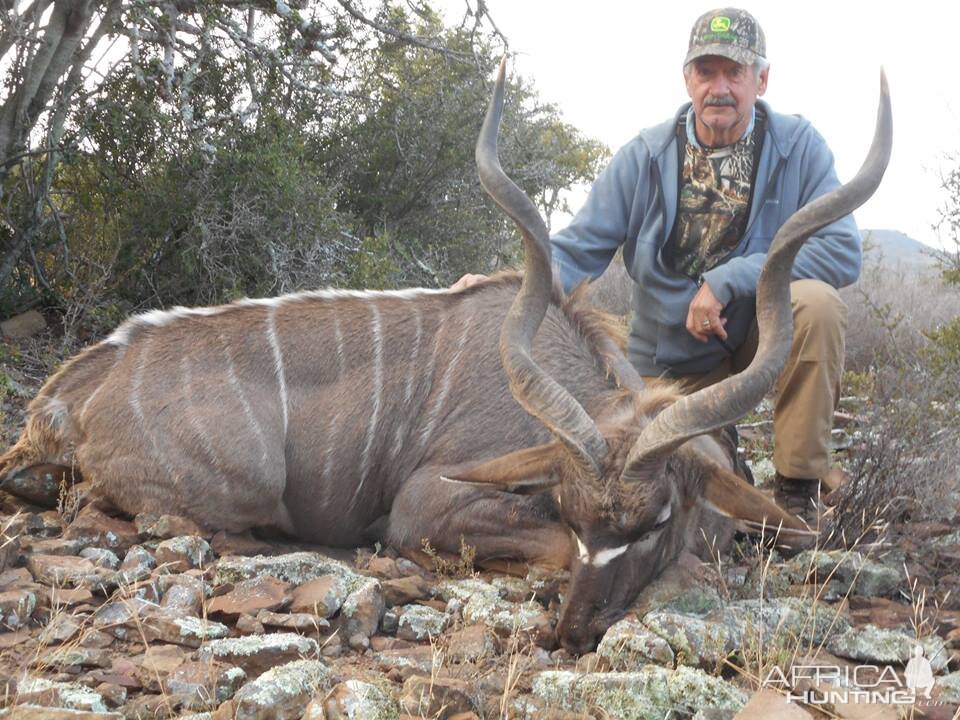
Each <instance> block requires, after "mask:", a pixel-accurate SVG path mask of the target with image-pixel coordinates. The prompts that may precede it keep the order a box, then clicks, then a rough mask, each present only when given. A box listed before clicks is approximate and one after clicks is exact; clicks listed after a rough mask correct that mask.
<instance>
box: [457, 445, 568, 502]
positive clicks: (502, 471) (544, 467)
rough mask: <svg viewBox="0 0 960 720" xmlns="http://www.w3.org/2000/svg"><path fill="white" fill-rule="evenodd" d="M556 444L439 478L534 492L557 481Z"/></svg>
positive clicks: (559, 451)
mask: <svg viewBox="0 0 960 720" xmlns="http://www.w3.org/2000/svg"><path fill="white" fill-rule="evenodd" d="M561 453H562V450H561V446H560V443H558V442H556V441H553V442H549V443H546V444H544V445H537V446H535V447H531V448H524V449H523V450H516V451H514V452H512V453H507V454H506V455H501V456H500V457H497V458H493V459H492V460H486V461H484V462H482V463H477V464H476V465H468V466H466V467H464V468H463V469H462V470H460V469H457V470H455V471H453V472H451V473H445V474H443V475H441V476H440V477H441V478H442V479H443V480H447V481H448V482H457V483H463V484H466V485H473V486H475V487H496V488H497V489H500V490H510V491H512V492H521V493H522V492H535V491H537V490H541V489H543V488H546V487H550V486H551V485H556V484H557V483H559V482H560V476H559V474H558V473H557V462H558V461H559V459H560V457H561Z"/></svg>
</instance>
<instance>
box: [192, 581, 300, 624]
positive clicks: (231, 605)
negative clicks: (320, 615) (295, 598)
mask: <svg viewBox="0 0 960 720" xmlns="http://www.w3.org/2000/svg"><path fill="white" fill-rule="evenodd" d="M290 599H291V596H290V584H289V583H285V582H284V581H283V580H278V579H277V578H275V577H272V576H270V575H261V576H258V577H255V578H250V579H249V580H241V581H240V582H238V583H237V584H236V586H235V587H234V588H233V590H231V591H230V592H228V593H225V594H223V595H218V596H217V597H215V598H213V599H212V600H211V601H210V602H209V603H208V604H207V611H208V612H210V613H213V614H222V615H226V616H227V617H233V618H236V617H239V616H240V615H243V614H245V613H246V614H251V615H256V614H257V612H259V611H260V610H279V609H280V608H284V607H286V606H287V605H289V604H290Z"/></svg>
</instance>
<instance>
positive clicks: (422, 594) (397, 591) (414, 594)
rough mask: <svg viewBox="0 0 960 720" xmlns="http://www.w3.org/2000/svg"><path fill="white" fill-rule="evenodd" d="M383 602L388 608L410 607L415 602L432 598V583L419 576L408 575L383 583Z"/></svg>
mask: <svg viewBox="0 0 960 720" xmlns="http://www.w3.org/2000/svg"><path fill="white" fill-rule="evenodd" d="M381 586H382V588H383V601H384V603H385V604H386V605H387V607H392V606H394V605H409V604H410V603H411V602H414V601H415V600H423V599H424V598H428V597H430V583H429V582H427V581H426V580H425V579H424V578H422V577H420V576H419V575H406V576H404V577H401V578H396V579H392V580H385V581H384V582H382V583H381Z"/></svg>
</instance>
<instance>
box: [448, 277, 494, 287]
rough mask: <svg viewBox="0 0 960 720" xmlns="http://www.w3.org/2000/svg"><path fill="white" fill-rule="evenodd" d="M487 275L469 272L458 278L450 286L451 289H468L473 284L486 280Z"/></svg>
mask: <svg viewBox="0 0 960 720" xmlns="http://www.w3.org/2000/svg"><path fill="white" fill-rule="evenodd" d="M486 279H487V276H486V275H475V274H473V273H467V274H466V275H464V276H463V277H461V278H460V279H459V280H457V281H456V282H455V283H454V284H453V285H451V286H450V289H451V290H466V289H467V288H468V287H470V286H471V285H476V284H477V283H478V282H480V281H481V280H486Z"/></svg>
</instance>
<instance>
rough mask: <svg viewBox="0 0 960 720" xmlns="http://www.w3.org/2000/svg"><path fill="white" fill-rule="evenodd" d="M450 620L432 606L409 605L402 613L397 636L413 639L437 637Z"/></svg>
mask: <svg viewBox="0 0 960 720" xmlns="http://www.w3.org/2000/svg"><path fill="white" fill-rule="evenodd" d="M449 620H450V618H449V616H447V615H446V614H445V613H442V612H440V611H439V610H434V609H433V608H432V607H428V606H426V605H407V606H405V607H404V608H402V610H401V613H400V619H399V621H398V624H397V637H399V638H402V639H404V640H413V641H419V640H427V639H428V638H431V637H437V636H438V635H440V633H442V632H443V631H444V629H445V628H446V627H447V623H448V622H449Z"/></svg>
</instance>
